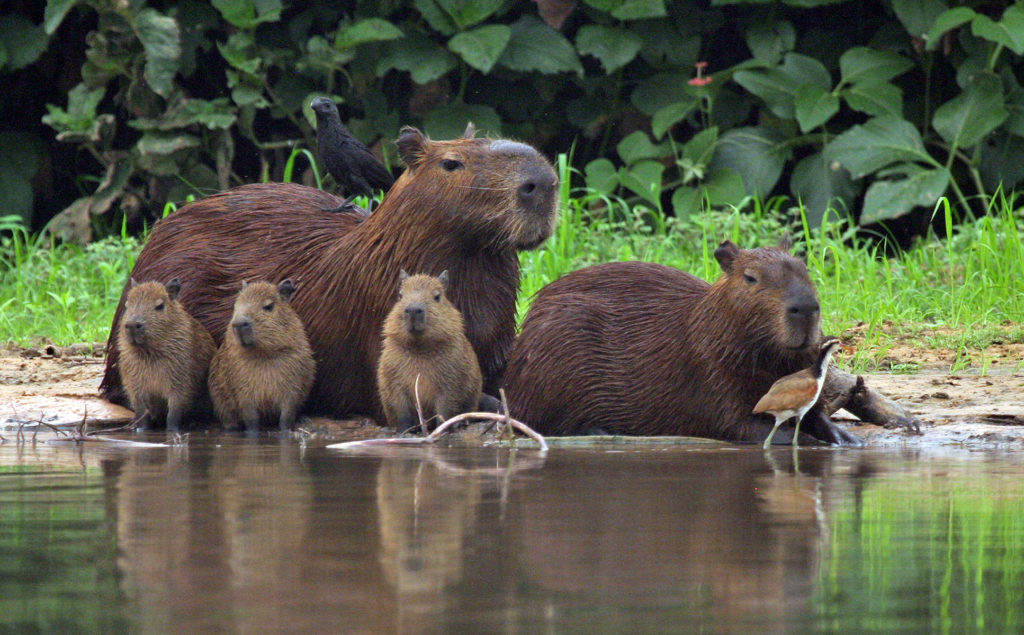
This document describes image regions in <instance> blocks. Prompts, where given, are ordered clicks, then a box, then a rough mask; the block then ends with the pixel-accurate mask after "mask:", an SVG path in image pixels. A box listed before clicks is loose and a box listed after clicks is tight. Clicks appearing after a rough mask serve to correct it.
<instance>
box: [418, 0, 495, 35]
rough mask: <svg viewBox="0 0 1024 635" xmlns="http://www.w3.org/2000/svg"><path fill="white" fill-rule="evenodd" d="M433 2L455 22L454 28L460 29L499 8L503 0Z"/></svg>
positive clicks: (442, 0) (483, 18)
mask: <svg viewBox="0 0 1024 635" xmlns="http://www.w3.org/2000/svg"><path fill="white" fill-rule="evenodd" d="M435 2H437V5H438V6H439V7H440V8H441V10H443V11H444V12H445V13H447V14H448V16H449V17H450V18H451V20H452V22H454V23H455V28H456V30H459V31H462V30H463V29H467V28H469V27H471V26H473V25H474V24H478V23H480V22H482V21H483V20H486V19H487V18H488V17H489V16H490V15H491V14H493V13H494V12H495V11H497V10H498V9H500V8H501V4H502V2H503V0H435Z"/></svg>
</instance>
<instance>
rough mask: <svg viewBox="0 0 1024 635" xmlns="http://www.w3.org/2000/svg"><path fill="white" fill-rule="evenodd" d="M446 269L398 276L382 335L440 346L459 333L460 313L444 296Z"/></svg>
mask: <svg viewBox="0 0 1024 635" xmlns="http://www.w3.org/2000/svg"><path fill="white" fill-rule="evenodd" d="M447 286H448V272H447V271H442V272H441V275H439V276H437V277H436V278H435V277H434V276H428V275H422V274H421V275H415V276H410V275H409V274H407V273H406V272H405V271H402V273H401V275H400V277H399V289H398V301H397V302H396V303H395V305H394V307H392V309H391V312H390V313H389V314H388V317H387V319H386V320H385V321H384V336H385V337H390V338H394V339H396V340H398V341H400V342H403V343H405V344H407V345H411V346H429V345H442V344H445V343H447V342H452V341H454V340H455V338H456V337H458V336H459V335H461V334H462V332H463V330H462V329H463V325H462V314H461V313H459V310H458V309H456V308H455V306H454V305H452V303H451V302H449V301H448V298H447V297H445V294H444V292H445V289H446V288H447Z"/></svg>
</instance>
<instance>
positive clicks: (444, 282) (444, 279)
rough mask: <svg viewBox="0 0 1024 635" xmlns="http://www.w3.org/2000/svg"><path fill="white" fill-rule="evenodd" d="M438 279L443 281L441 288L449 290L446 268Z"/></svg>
mask: <svg viewBox="0 0 1024 635" xmlns="http://www.w3.org/2000/svg"><path fill="white" fill-rule="evenodd" d="M437 279H438V280H440V281H441V288H442V289H444V290H445V291H447V290H448V270H447V269H445V270H444V271H442V272H441V275H439V276H438V277H437Z"/></svg>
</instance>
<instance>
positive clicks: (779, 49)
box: [746, 20, 796, 65]
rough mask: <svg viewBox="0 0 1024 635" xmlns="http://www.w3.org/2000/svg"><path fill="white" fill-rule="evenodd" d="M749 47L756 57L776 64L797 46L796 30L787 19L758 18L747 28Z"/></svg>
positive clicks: (767, 62) (766, 62)
mask: <svg viewBox="0 0 1024 635" xmlns="http://www.w3.org/2000/svg"><path fill="white" fill-rule="evenodd" d="M746 37H747V47H749V48H750V52H751V53H753V54H754V58H755V59H758V60H760V61H762V62H764V63H765V64H770V65H775V64H778V63H779V62H780V61H782V56H783V55H785V54H786V53H789V52H790V51H792V50H793V47H794V46H796V30H795V29H794V28H793V23H792V22H789V21H786V20H757V21H755V22H753V23H752V24H751V25H750V26H749V27H748V28H747V33H746Z"/></svg>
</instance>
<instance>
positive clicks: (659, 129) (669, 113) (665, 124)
mask: <svg viewBox="0 0 1024 635" xmlns="http://www.w3.org/2000/svg"><path fill="white" fill-rule="evenodd" d="M699 103H700V102H699V101H698V100H697V98H696V97H688V98H686V99H684V100H683V101H677V102H676V103H674V104H669V105H667V106H665V107H664V108H660V109H658V112H656V113H654V117H653V118H651V132H652V133H653V134H654V138H655V139H661V138H662V137H664V136H665V133H666V132H668V130H669V129H670V128H671V127H672V126H674V125H676V124H677V123H679V122H680V121H682V120H683V119H685V118H686V117H687V116H689V114H690V113H691V112H693V111H694V110H696V109H697V105H698V104H699Z"/></svg>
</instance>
